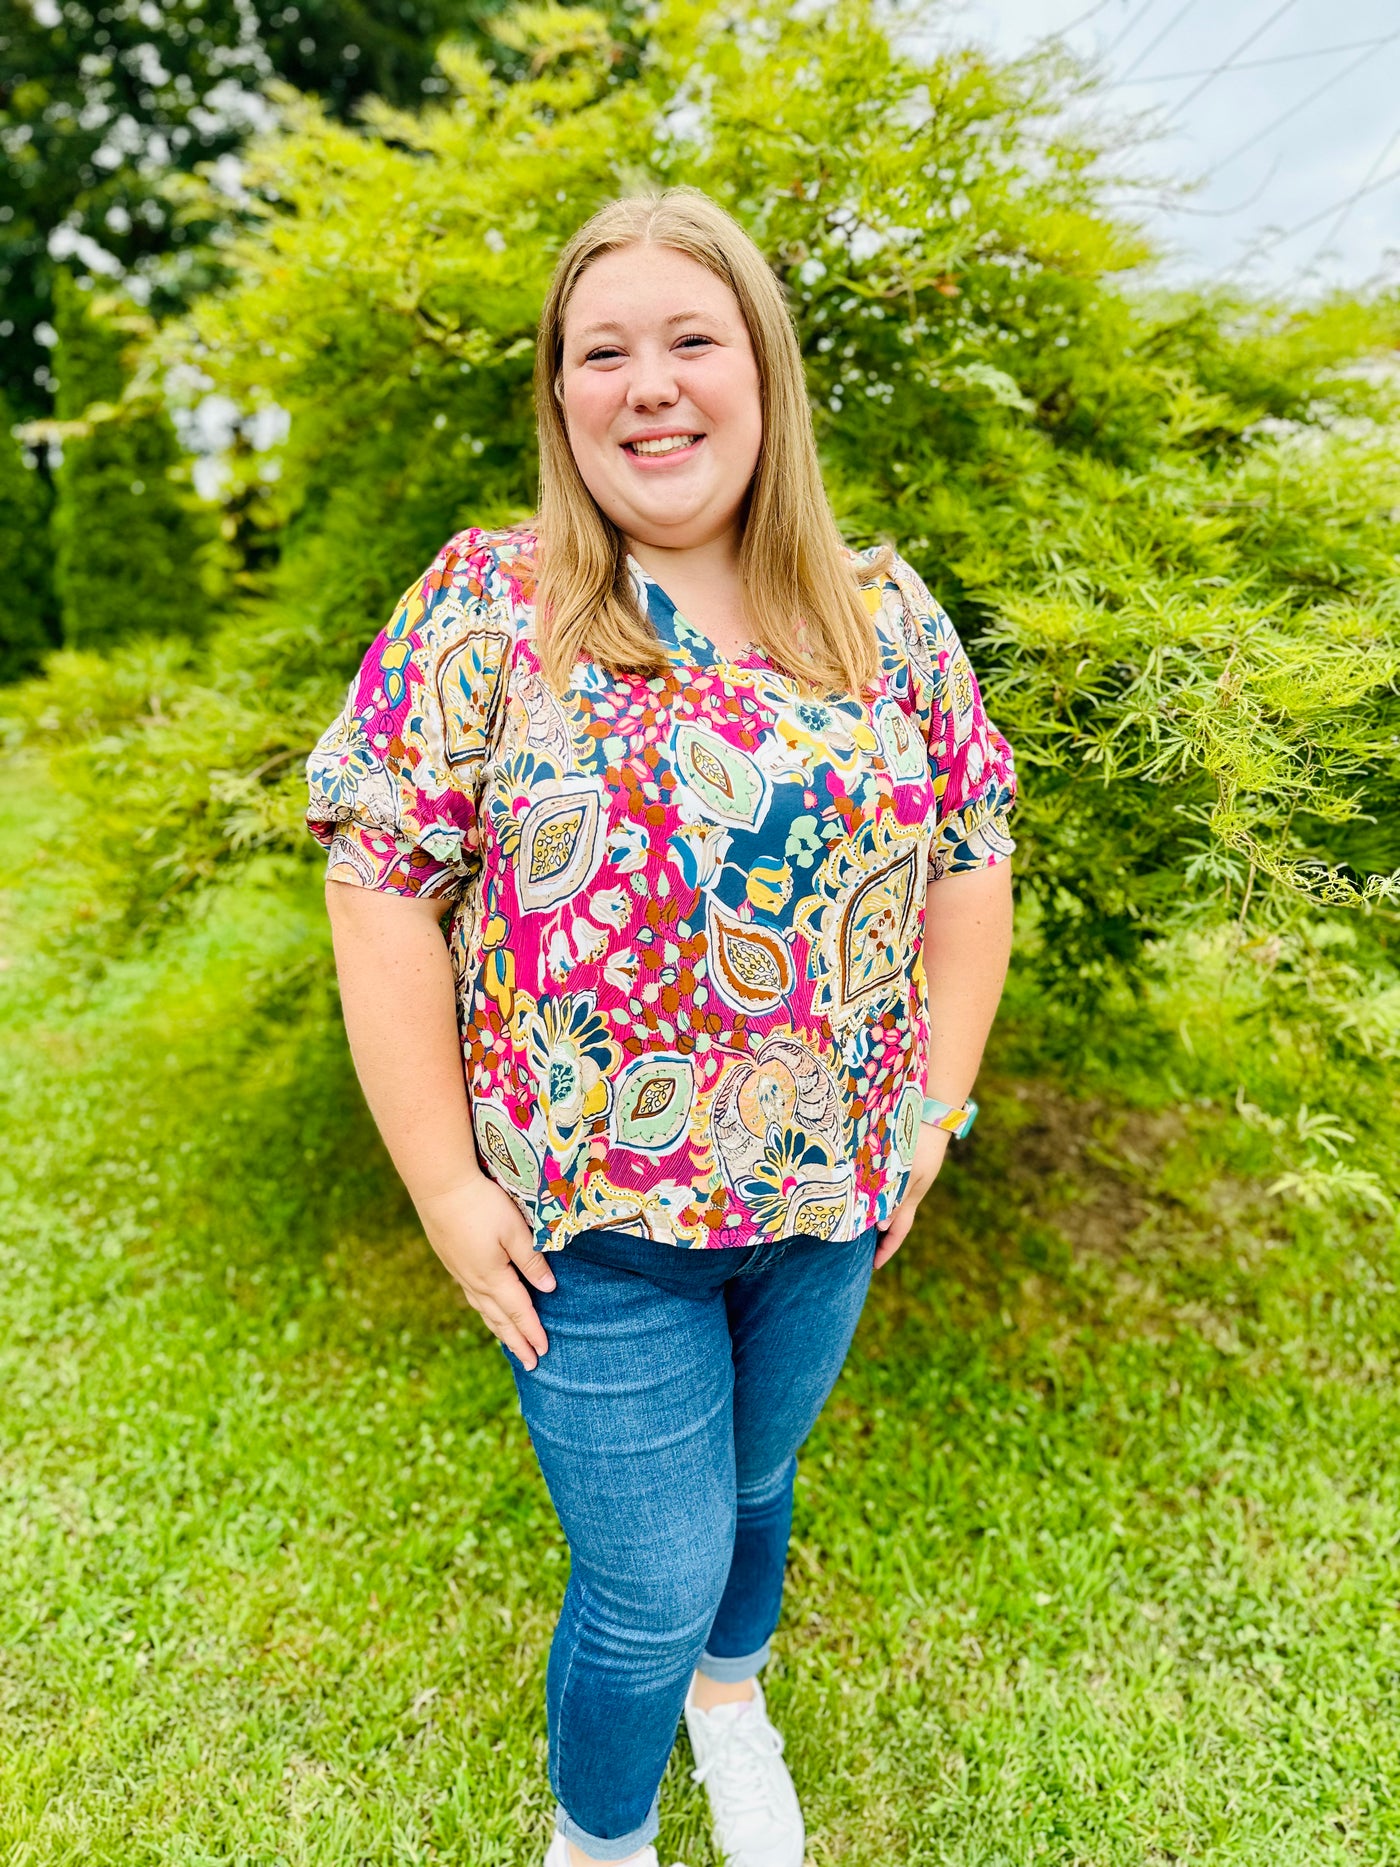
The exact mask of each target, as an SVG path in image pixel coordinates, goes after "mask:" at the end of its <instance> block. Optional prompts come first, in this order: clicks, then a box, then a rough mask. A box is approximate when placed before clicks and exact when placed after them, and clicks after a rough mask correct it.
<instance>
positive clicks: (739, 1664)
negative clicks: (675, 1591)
mask: <svg viewBox="0 0 1400 1867" xmlns="http://www.w3.org/2000/svg"><path fill="white" fill-rule="evenodd" d="M772 1651H773V1642H772V1641H771V1640H765V1641H764V1643H763V1645H762V1646H761V1647H760V1648H759V1649H758V1651H757V1653H745V1654H743V1655H742V1656H741V1657H740V1658H739V1659H729V1658H728V1657H727V1656H726V1657H723V1658H718V1659H717V1658H716V1657H715V1655H714V1654H713V1653H702V1654H701V1655H700V1658H699V1659H698V1660H697V1661H696V1663H695V1670H696V1672H698V1673H704V1675H705V1677H706V1678H707V1679H713V1680H714V1681H715V1683H716V1685H738V1683H739V1682H740V1680H741V1679H752V1678H753V1677H754V1675H755V1674H756V1673H759V1672H762V1670H763V1668H764V1667H765V1666H766V1665H767V1664H768V1660H769V1657H770V1655H771V1654H772ZM580 1845H582V1844H580Z"/></svg>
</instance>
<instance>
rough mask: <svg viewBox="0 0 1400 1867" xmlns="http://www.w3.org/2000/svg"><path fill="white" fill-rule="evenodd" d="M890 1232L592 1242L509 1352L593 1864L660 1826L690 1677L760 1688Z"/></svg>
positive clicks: (552, 1714) (565, 1801)
mask: <svg viewBox="0 0 1400 1867" xmlns="http://www.w3.org/2000/svg"><path fill="white" fill-rule="evenodd" d="M877 1242H878V1235H877V1232H876V1229H875V1227H873V1226H872V1227H871V1228H870V1229H869V1230H868V1231H866V1232H865V1233H863V1234H862V1235H861V1236H860V1237H859V1238H857V1239H855V1240H847V1241H845V1242H842V1243H835V1244H833V1243H829V1242H827V1241H825V1240H823V1239H818V1238H813V1237H810V1236H808V1237H797V1238H785V1239H772V1240H764V1241H762V1242H761V1243H759V1244H757V1245H754V1246H743V1247H739V1248H736V1249H720V1250H714V1251H684V1250H681V1249H679V1248H677V1247H676V1246H675V1245H665V1244H657V1243H655V1242H654V1241H652V1240H650V1239H644V1238H638V1237H636V1236H633V1235H631V1234H628V1233H624V1232H610V1231H594V1232H584V1233H582V1234H580V1235H579V1236H578V1237H577V1238H574V1239H571V1240H570V1242H569V1244H568V1245H567V1246H566V1247H565V1249H564V1250H563V1251H561V1252H560V1253H558V1255H557V1256H554V1257H551V1259H550V1266H551V1268H552V1269H553V1271H554V1273H555V1276H556V1278H557V1279H558V1283H557V1285H556V1287H555V1288H554V1289H553V1290H552V1291H539V1290H536V1291H533V1292H532V1296H533V1300H534V1302H535V1305H536V1308H537V1309H538V1311H539V1314H540V1318H541V1320H542V1322H543V1323H544V1326H545V1329H546V1330H547V1332H548V1335H549V1352H548V1354H546V1355H542V1356H541V1357H540V1359H539V1362H538V1364H537V1366H536V1367H535V1368H534V1369H533V1370H532V1371H531V1372H529V1373H527V1372H526V1371H525V1369H524V1368H523V1367H522V1365H521V1364H520V1363H519V1362H518V1361H517V1360H516V1359H515V1357H514V1356H513V1355H511V1354H510V1353H509V1351H506V1355H507V1359H508V1360H509V1362H510V1366H511V1371H512V1373H513V1374H514V1376H515V1384H516V1389H517V1391H518V1393H519V1395H520V1406H521V1411H522V1412H523V1413H524V1415H525V1423H526V1425H527V1426H528V1428H529V1431H530V1438H531V1441H532V1442H533V1444H534V1448H535V1453H536V1456H537V1457H538V1459H539V1462H540V1468H541V1470H542V1471H543V1473H544V1478H545V1483H546V1484H547V1485H548V1487H549V1493H550V1496H551V1498H552V1499H553V1501H554V1507H555V1509H556V1510H557V1511H558V1513H559V1521H560V1523H561V1524H562V1525H563V1528H564V1534H565V1536H566V1537H567V1538H568V1541H569V1552H570V1556H571V1558H572V1568H571V1571H570V1575H569V1584H568V1588H567V1590H566V1591H565V1595H564V1606H563V1610H562V1612H561V1613H560V1616H559V1624H558V1626H557V1627H556V1629H555V1633H554V1642H553V1645H552V1646H551V1648H550V1654H549V1668H548V1673H547V1676H546V1685H545V1705H546V1713H547V1717H548V1723H549V1780H550V1785H551V1787H552V1788H553V1790H554V1794H555V1797H556V1799H557V1803H558V1808H557V1812H556V1821H557V1823H558V1826H559V1828H560V1829H561V1830H562V1831H563V1833H564V1834H565V1835H567V1836H568V1838H569V1839H570V1840H571V1841H574V1842H576V1843H577V1844H578V1846H579V1847H580V1848H582V1849H583V1851H584V1852H585V1853H587V1854H591V1855H593V1856H594V1857H595V1858H596V1859H598V1860H624V1859H625V1858H626V1857H627V1856H628V1855H629V1854H634V1853H635V1852H636V1851H637V1850H638V1849H639V1848H641V1847H643V1846H644V1845H645V1844H646V1843H647V1842H648V1841H651V1840H652V1839H653V1838H654V1837H655V1835H656V1832H657V1828H658V1819H657V1803H658V1791H659V1786H660V1783H661V1777H662V1774H663V1772H664V1770H665V1768H666V1760H667V1758H668V1757H669V1756H670V1754H671V1746H672V1744H673V1743H674V1741H675V1735H676V1726H677V1724H678V1722H679V1720H680V1715H681V1709H682V1706H683V1704H684V1702H685V1695H686V1691H687V1688H688V1686H689V1683H690V1676H691V1673H692V1672H693V1671H695V1670H696V1668H697V1667H698V1669H699V1670H700V1671H701V1672H703V1673H706V1674H708V1675H709V1677H710V1678H712V1679H722V1680H740V1679H748V1678H751V1677H752V1676H753V1675H754V1674H755V1673H756V1672H757V1671H758V1669H759V1668H760V1667H761V1666H762V1665H763V1663H764V1661H765V1660H766V1659H767V1657H768V1649H769V1639H770V1636H771V1635H772V1633H773V1629H774V1628H775V1627H776V1625H777V1621H778V1608H779V1604H780V1602H781V1599H782V1592H783V1564H784V1561H785V1559H786V1555H787V1545H788V1535H789V1532H790V1530H791V1527H792V1485H793V1478H794V1475H795V1473H796V1470H797V1459H796V1457H795V1454H796V1452H797V1448H798V1447H799V1446H800V1445H801V1444H802V1441H803V1440H804V1439H805V1438H806V1437H807V1435H808V1433H809V1432H810V1431H811V1430H812V1427H813V1425H814V1424H815V1422H816V1418H817V1415H818V1414H819V1413H820V1412H821V1409H822V1405H823V1403H824V1402H825V1400H826V1397H827V1395H828V1394H829V1393H830V1392H831V1389H832V1386H833V1384H834V1383H835V1380H836V1377H837V1375H838V1374H839V1373H840V1371H841V1364H842V1362H843V1361H844V1360H845V1358H846V1351H847V1349H848V1348H849V1347H850V1345H851V1338H852V1336H853V1335H854V1334H855V1328H856V1323H857V1320H858V1319H859V1316H860V1311H861V1306H862V1304H863V1303H864V1301H865V1293H866V1290H867V1288H868V1286H869V1283H870V1273H871V1269H872V1266H873V1262H874V1257H875V1247H876V1244H877Z"/></svg>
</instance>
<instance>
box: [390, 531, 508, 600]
mask: <svg viewBox="0 0 1400 1867" xmlns="http://www.w3.org/2000/svg"><path fill="white" fill-rule="evenodd" d="M536 548H537V539H536V535H535V532H534V530H533V528H532V527H530V526H527V525H512V526H502V527H498V528H494V529H492V528H488V527H485V526H479V525H469V526H467V527H466V528H465V530H463V531H460V532H454V533H453V535H452V536H451V537H450V538H449V539H448V540H447V543H446V544H445V545H443V546H442V548H441V550H440V551H439V552H438V554H437V556H436V557H435V558H434V559H433V561H432V563H431V564H430V565H429V566H428V568H427V570H426V571H425V572H424V573H423V575H422V576H421V577H420V578H419V579H418V580H417V582H416V583H415V584H413V585H412V586H411V587H410V589H409V590H408V592H406V594H405V598H404V601H405V603H410V602H411V599H412V598H413V597H414V596H416V597H417V598H418V599H419V602H420V603H421V605H422V610H426V609H427V607H428V606H429V605H433V606H434V607H436V606H437V605H438V604H440V603H443V602H444V601H445V602H446V603H447V604H449V606H450V605H452V604H453V600H454V599H455V601H456V605H458V606H462V605H465V604H467V603H470V602H471V601H472V600H473V599H475V600H476V601H478V602H481V601H484V602H486V603H488V604H496V603H500V602H505V603H510V604H516V603H528V602H530V601H532V600H533V598H534V594H535V556H536ZM420 613H422V611H420Z"/></svg>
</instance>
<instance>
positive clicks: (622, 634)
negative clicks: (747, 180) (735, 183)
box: [535, 188, 891, 694]
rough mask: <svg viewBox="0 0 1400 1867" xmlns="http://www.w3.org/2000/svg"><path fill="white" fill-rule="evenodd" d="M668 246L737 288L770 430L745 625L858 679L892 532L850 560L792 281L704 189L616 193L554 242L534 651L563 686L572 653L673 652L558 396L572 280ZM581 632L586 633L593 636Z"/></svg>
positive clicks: (545, 319)
mask: <svg viewBox="0 0 1400 1867" xmlns="http://www.w3.org/2000/svg"><path fill="white" fill-rule="evenodd" d="M647 244H652V245H656V246H667V247H671V248H674V250H675V251H676V252H679V253H685V254H687V255H688V256H689V257H690V258H691V259H694V260H697V261H698V262H699V263H700V264H701V265H702V266H704V267H705V269H706V270H707V271H708V272H711V273H713V274H714V275H715V277H716V278H718V279H720V280H722V281H723V283H724V284H725V285H727V286H728V287H729V288H730V290H731V291H732V292H733V293H734V296H735V297H736V298H737V299H738V301H739V308H740V311H741V312H742V313H743V318H744V323H745V324H746V325H747V327H748V333H749V341H750V342H751V344H752V346H753V353H754V358H755V361H756V363H757V365H758V381H759V393H760V397H761V401H762V411H763V440H762V444H761V446H760V449H759V456H758V464H757V466H756V467H755V469H754V475H753V478H752V480H751V481H750V483H749V489H748V497H747V501H746V508H745V514H744V532H743V539H742V543H741V545H740V553H739V569H740V576H741V578H742V582H743V588H744V593H745V605H746V612H747V623H748V628H749V634H750V638H751V640H752V641H753V642H754V643H755V644H756V645H757V646H758V647H759V648H761V649H762V650H763V651H764V652H765V653H766V654H767V655H768V656H769V657H770V658H771V659H772V660H773V661H774V662H775V663H777V664H778V665H779V666H781V667H782V668H784V669H785V670H786V672H787V673H788V674H790V675H791V676H792V678H793V679H794V680H795V681H796V682H797V683H798V684H799V686H800V687H803V688H805V689H807V690H809V691H810V692H812V693H814V694H829V693H833V692H838V693H849V694H859V693H861V692H862V691H863V690H864V689H865V688H866V687H867V686H868V685H869V684H870V683H871V682H872V681H873V680H874V678H875V676H876V673H877V671H878V668H879V646H878V642H877V638H876V633H875V627H874V623H873V620H872V618H871V614H870V611H869V610H868V608H867V607H866V604H865V602H864V600H863V598H862V597H861V594H860V585H861V584H862V583H870V582H873V581H875V580H876V579H877V578H882V577H883V576H884V575H885V573H886V571H887V570H888V567H889V562H890V557H891V551H890V548H889V547H888V546H885V547H882V549H881V550H880V551H879V552H878V553H877V554H876V557H875V559H874V560H873V561H872V562H871V563H869V564H865V565H862V564H857V563H853V562H852V560H851V558H850V557H849V556H848V555H847V550H846V546H845V545H844V544H843V542H842V539H841V535H840V533H839V532H838V531H837V529H836V521H835V519H834V518H833V517H832V513H831V506H830V503H829V501H828V499H827V496H826V489H825V487H824V486H823V485H822V479H821V469H820V465H819V463H818V460H817V446H816V439H815V436H814V435H813V432H812V414H811V409H810V408H809V406H808V402H807V385H806V380H805V378H804V376H803V372H802V353H801V351H800V350H799V348H798V343H797V333H796V331H795V330H794V328H793V323H792V319H791V317H790V315H789V313H788V308H787V305H786V304H785V302H784V300H783V295H782V291H781V289H780V287H779V285H778V282H777V280H776V279H775V278H774V276H773V274H772V272H771V271H770V269H769V267H768V265H767V262H766V261H765V260H764V257H763V255H762V253H760V252H759V250H758V248H757V247H756V246H755V245H754V243H753V241H752V240H751V239H750V238H749V236H748V234H747V233H745V232H744V230H743V228H742V227H741V226H740V225H739V223H738V222H737V221H736V220H734V219H733V218H732V217H731V216H730V215H729V214H727V213H726V212H725V211H724V209H723V208H721V207H719V206H718V205H717V204H716V203H715V202H714V201H712V200H711V199H710V197H709V196H708V195H706V194H704V193H702V192H701V190H700V189H698V188H667V189H665V190H664V191H661V192H658V193H655V194H641V195H629V196H625V197H624V198H622V199H620V200H616V201H610V202H608V203H607V205H606V206H604V207H602V208H600V209H599V210H598V212H597V213H596V214H594V215H593V216H592V217H591V218H590V219H589V220H587V221H585V222H584V224H583V225H582V226H581V227H580V228H579V229H578V230H577V232H576V233H575V234H574V235H573V237H572V239H570V241H569V242H568V244H567V245H566V246H565V248H564V250H563V252H562V253H561V254H560V255H559V260H558V263H557V264H556V266H555V268H554V276H553V278H552V279H551V281H550V286H549V292H548V294H547V296H546V298H545V303H544V309H543V311H542V313H541V315H540V326H539V338H538V341H537V343H536V347H535V412H536V419H537V421H538V424H539V438H540V497H539V511H538V515H537V520H536V529H537V532H538V536H539V564H538V584H537V588H536V616H537V619H538V620H537V628H538V638H537V639H538V649H539V655H540V666H541V669H542V672H543V674H544V678H545V680H546V681H547V682H548V684H549V685H550V686H551V687H552V688H554V689H555V691H556V692H562V691H563V690H564V688H565V687H566V686H567V685H568V683H569V680H570V677H571V674H572V670H573V667H574V664H575V662H576V661H577V660H578V659H579V658H580V657H581V656H583V655H585V654H586V655H587V656H588V657H589V658H591V659H592V660H594V661H596V662H597V663H598V664H599V665H600V666H603V667H607V668H609V669H612V670H615V671H618V670H623V669H627V670H630V671H634V672H641V673H646V674H661V673H664V672H665V671H666V668H667V666H668V663H667V661H666V656H665V653H664V650H663V649H662V647H661V644H660V641H659V640H658V638H657V635H656V631H655V630H654V628H653V627H652V625H651V622H650V621H649V619H648V618H647V617H646V616H645V615H644V614H643V613H642V612H641V610H640V609H639V608H638V606H637V602H636V599H635V597H634V596H633V592H632V586H631V582H630V579H629V577H628V574H627V546H626V541H625V539H624V537H623V534H622V532H621V531H620V530H619V528H618V527H617V526H616V525H615V524H614V523H613V522H612V520H611V519H609V518H608V516H607V514H606V513H604V512H603V511H602V510H601V509H600V508H599V506H598V504H597V502H596V501H595V500H594V498H593V495H592V494H591V493H590V492H589V490H588V488H587V487H586V486H585V485H584V482H583V477H582V475H581V474H580V472H579V470H578V463H577V462H576V461H575V459H574V454H573V449H572V448H571V447H570V445H569V436H568V431H567V429H566V428H565V425H564V412H563V408H562V406H561V398H560V388H559V381H560V369H561V366H562V363H563V340H564V316H565V313H566V311H567V309H568V305H569V300H570V298H571V297H572V295H573V291H574V288H575V286H576V285H577V284H578V281H579V279H580V278H581V277H582V275H583V273H584V272H585V271H586V270H587V268H588V267H589V266H591V265H592V264H593V262H594V260H596V259H599V258H601V257H602V255H603V254H604V253H612V252H617V251H619V250H621V249H623V248H626V247H630V246H643V245H647ZM585 643H586V645H587V646H586V648H585Z"/></svg>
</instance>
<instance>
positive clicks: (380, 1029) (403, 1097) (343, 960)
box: [326, 882, 483, 1212]
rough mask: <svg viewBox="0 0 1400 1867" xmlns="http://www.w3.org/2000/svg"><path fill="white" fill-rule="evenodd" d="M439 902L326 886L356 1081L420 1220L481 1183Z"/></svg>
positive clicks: (348, 886) (336, 884)
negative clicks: (428, 1208) (431, 1205)
mask: <svg viewBox="0 0 1400 1867" xmlns="http://www.w3.org/2000/svg"><path fill="white" fill-rule="evenodd" d="M440 905H441V904H440V903H434V902H430V901H423V900H410V899H406V898H403V897H399V896H395V895H385V894H380V893H377V892H376V891H374V890H373V889H367V888H358V887H355V886H354V885H352V884H351V883H348V882H328V883H327V884H326V908H327V912H328V913H329V915H330V920H331V934H332V938H333V940H334V943H335V964H336V973H337V975H338V977H339V981H340V1000H341V1005H342V1007H343V1010H344V1015H345V1031H346V1035H347V1037H348V1038H349V1041H350V1054H351V1056H352V1057H353V1058H354V1062H355V1072H356V1074H357V1075H358V1077H359V1079H360V1086H361V1088H362V1089H363V1090H364V1095H365V1101H366V1102H367V1103H368V1104H369V1110H370V1113H371V1115H373V1117H374V1120H375V1125H376V1126H377V1127H378V1129H379V1132H380V1134H381V1135H382V1136H383V1138H384V1145H385V1146H386V1147H387V1148H388V1150H389V1155H390V1158H391V1159H392V1160H393V1163H394V1166H395V1167H396V1168H397V1170H398V1173H399V1177H400V1178H401V1179H402V1181H403V1183H404V1185H405V1186H406V1187H407V1188H408V1191H409V1195H410V1197H411V1198H412V1199H413V1202H414V1204H415V1205H416V1206H417V1207H418V1208H419V1210H420V1212H421V1211H422V1209H423V1206H424V1204H425V1203H426V1202H428V1201H431V1200H433V1199H436V1198H438V1197H440V1196H441V1195H442V1194H444V1193H448V1192H451V1191H452V1190H453V1189H455V1188H457V1187H460V1186H461V1185H462V1184H463V1183H464V1182H466V1181H469V1180H472V1179H479V1178H481V1177H483V1176H482V1173H481V1166H480V1163H479V1162H478V1160H477V1157H476V1143H475V1138H474V1136H473V1133H472V1122H471V1104H470V1100H469V1097H468V1094H467V1085H466V1078H465V1075H464V1073H463V1069H462V1050H461V1041H460V1038H459V1036H458V1032H457V1011H456V994H455V986H454V981H453V974H452V962H451V959H450V957H449V955H448V951H447V943H446V941H445V940H444V938H443V934H442V928H441V926H440V924H439V921H438V913H439V912H440Z"/></svg>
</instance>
